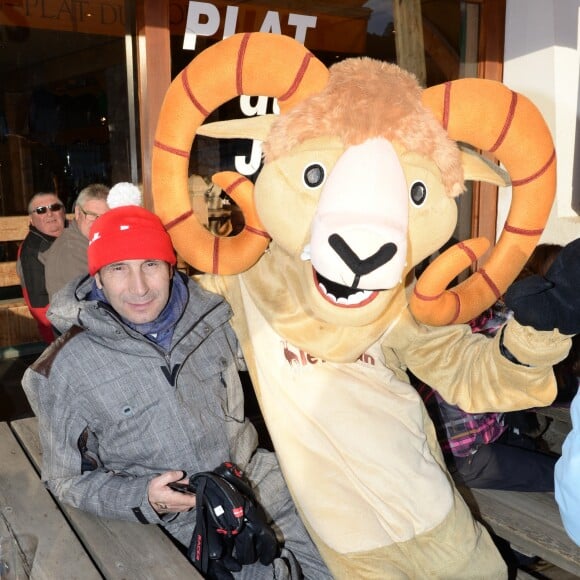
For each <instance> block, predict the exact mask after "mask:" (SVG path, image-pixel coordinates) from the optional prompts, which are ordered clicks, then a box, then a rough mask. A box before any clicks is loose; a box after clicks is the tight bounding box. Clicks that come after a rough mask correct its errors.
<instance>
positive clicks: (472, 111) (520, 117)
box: [410, 79, 556, 326]
mask: <svg viewBox="0 0 580 580" xmlns="http://www.w3.org/2000/svg"><path fill="white" fill-rule="evenodd" d="M423 103H424V104H425V105H426V106H427V107H429V108H430V109H431V110H432V111H433V113H434V114H435V116H436V117H437V118H438V119H439V121H440V122H441V124H442V125H443V127H444V128H445V129H446V130H447V132H448V134H449V136H450V137H451V138H452V139H454V140H456V141H463V142H466V143H469V144H471V145H473V146H475V147H476V148H479V149H482V150H484V151H488V152H490V153H493V154H495V155H496V157H497V158H498V159H499V160H500V161H501V162H502V163H503V164H504V166H505V168H506V169H507V171H508V173H509V175H510V177H511V182H512V203H511V207H510V210H509V213H508V216H507V219H506V223H505V225H504V228H503V231H502V233H501V236H500V238H499V240H498V243H497V244H496V246H495V247H494V248H493V250H492V252H491V254H490V256H489V259H488V260H487V261H486V263H485V267H484V268H479V269H478V270H477V272H475V273H474V274H472V275H471V276H470V277H469V278H468V279H467V280H465V281H464V282H462V283H461V284H459V285H457V286H455V287H454V288H452V289H449V290H446V287H447V285H448V284H449V283H450V282H451V280H453V278H455V276H457V274H459V273H460V272H461V271H462V270H463V269H464V268H465V264H466V263H472V262H474V261H475V260H476V259H477V258H479V256H481V255H482V254H483V252H484V251H485V249H486V243H485V240H481V239H478V240H471V241H469V242H464V243H463V244H459V245H458V246H455V248H454V249H453V251H454V252H455V253H456V254H457V253H459V254H461V253H464V254H465V256H464V257H463V259H450V258H449V257H447V258H446V259H444V260H441V261H439V259H438V260H436V261H435V262H433V264H432V265H431V266H430V267H429V268H427V270H426V271H425V272H424V273H423V275H422V276H421V277H420V279H419V280H418V281H417V284H416V286H415V290H414V293H413V295H412V297H411V300H410V307H411V311H412V312H413V314H414V315H415V317H416V318H417V319H418V320H420V321H422V322H425V323H427V324H431V325H436V326H441V325H445V324H451V323H459V322H467V321H468V320H471V319H472V318H473V317H475V316H477V315H478V314H479V313H481V312H482V311H483V310H485V308H487V307H489V306H491V305H492V304H493V303H494V302H495V301H496V300H497V299H498V298H499V297H500V296H501V295H502V294H503V293H504V292H505V291H506V289H507V288H508V286H509V285H510V284H511V283H512V282H513V281H514V279H515V278H516V276H517V275H518V273H519V272H520V271H521V269H522V267H523V266H524V264H525V263H526V261H527V260H528V258H529V257H530V254H531V253H532V252H533V250H534V248H535V247H536V244H537V243H538V240H539V238H540V236H541V234H542V232H543V230H544V226H545V224H546V221H547V220H548V216H549V214H550V209H551V207H552V203H553V201H554V195H555V192H556V154H555V150H554V144H553V142H552V136H551V134H550V130H549V129H548V127H547V125H546V123H545V121H544V119H543V117H542V115H541V113H540V112H539V111H538V109H537V108H536V107H535V106H534V105H533V104H532V103H531V102H530V101H529V100H528V99H527V98H526V97H524V96H523V95H521V94H518V93H515V92H513V91H511V90H510V89H508V88H507V87H506V86H505V85H503V84H502V83H499V82H496V81H490V80H484V79H461V80H457V81H452V82H449V83H445V84H443V85H437V86H435V87H431V88H429V89H426V90H425V91H424V92H423ZM444 256H445V254H444V255H442V256H441V258H444ZM465 257H467V258H468V259H467V260H466V259H465Z"/></svg>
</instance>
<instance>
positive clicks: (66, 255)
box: [40, 183, 109, 302]
mask: <svg viewBox="0 0 580 580" xmlns="http://www.w3.org/2000/svg"><path fill="white" fill-rule="evenodd" d="M108 193H109V188H108V187H107V186H106V185H103V184H102V183H92V184H90V185H87V186H86V187H85V188H84V189H82V190H81V192H80V193H79V195H78V197H77V200H76V202H75V219H74V220H73V221H72V222H71V223H69V225H68V227H67V228H66V229H65V230H64V232H62V235H61V236H59V238H58V239H57V240H56V241H55V242H54V244H52V246H50V248H49V249H48V250H47V251H46V252H44V254H42V255H41V256H40V261H41V262H43V263H44V272H45V276H46V290H47V292H48V299H49V301H50V302H52V297H53V296H54V294H55V293H56V292H57V291H58V290H60V289H61V288H63V287H64V286H65V285H66V284H67V283H68V282H70V281H71V280H72V279H73V278H76V277H78V276H80V275H82V274H88V272H89V266H88V264H87V249H88V247H89V230H90V229H91V226H92V225H93V223H94V222H95V220H97V219H98V218H99V217H100V216H102V215H103V214H104V213H105V212H106V211H107V210H108V209H109V206H108V205H107V195H108Z"/></svg>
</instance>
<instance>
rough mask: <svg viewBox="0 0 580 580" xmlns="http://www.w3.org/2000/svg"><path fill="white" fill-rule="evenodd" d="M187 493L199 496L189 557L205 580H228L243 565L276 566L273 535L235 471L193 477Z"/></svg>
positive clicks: (227, 469) (228, 465)
mask: <svg viewBox="0 0 580 580" xmlns="http://www.w3.org/2000/svg"><path fill="white" fill-rule="evenodd" d="M189 489H190V491H193V492H195V494H196V527H195V531H194V533H193V536H192V539H191V544H190V546H189V550H188V556H189V559H190V560H191V561H192V562H193V564H194V566H195V567H196V568H197V569H198V570H199V571H200V572H201V573H202V574H203V575H204V577H206V578H209V579H212V580H229V579H230V578H233V576H232V575H231V572H237V571H239V570H241V567H242V565H245V564H253V563H254V562H256V561H258V560H259V561H260V562H261V563H262V564H264V565H267V564H270V563H271V562H272V561H273V560H274V558H275V557H276V555H277V553H278V542H277V540H276V536H275V534H274V531H273V530H272V528H271V527H270V526H269V525H268V523H267V522H266V518H265V515H264V514H263V511H262V510H261V508H260V506H259V505H258V503H257V502H256V498H255V496H254V493H253V491H252V488H251V486H250V484H249V483H248V482H247V481H246V480H245V479H244V478H243V475H242V472H241V471H240V470H239V469H238V468H237V467H236V466H235V465H233V464H232V463H224V464H222V465H220V466H219V467H218V468H217V469H216V470H214V471H213V472H202V473H197V474H195V475H192V476H191V477H190V480H189Z"/></svg>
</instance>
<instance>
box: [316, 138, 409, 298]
mask: <svg viewBox="0 0 580 580" xmlns="http://www.w3.org/2000/svg"><path fill="white" fill-rule="evenodd" d="M408 222H409V206H408V193H407V183H406V180H405V175H404V173H403V169H402V167H401V163H400V161H399V158H398V157H397V154H396V152H395V149H394V148H393V146H392V145H391V143H390V142H389V141H387V140H386V139H383V138H373V139H368V140H367V141H364V142H363V143H361V144H360V145H353V146H351V147H349V148H348V149H346V151H345V152H344V153H343V154H342V155H341V157H340V158H339V160H338V161H337V163H336V165H335V166H334V168H333V169H332V171H331V173H330V175H329V176H328V179H327V181H326V183H325V185H324V186H323V189H322V193H321V197H320V201H319V204H318V209H317V211H316V214H315V216H314V219H313V222H312V231H311V240H310V256H311V260H312V266H313V267H314V268H315V270H316V271H317V272H319V273H320V274H322V275H323V276H324V277H325V278H328V279H329V280H332V281H333V282H337V283H339V284H342V285H344V286H349V287H356V288H359V289H364V290H376V289H388V288H393V287H394V286H396V285H397V284H398V283H399V282H400V280H401V276H402V273H403V269H404V267H405V261H406V256H407V229H408ZM329 247H330V251H329Z"/></svg>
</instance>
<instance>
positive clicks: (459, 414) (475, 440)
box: [413, 244, 561, 491]
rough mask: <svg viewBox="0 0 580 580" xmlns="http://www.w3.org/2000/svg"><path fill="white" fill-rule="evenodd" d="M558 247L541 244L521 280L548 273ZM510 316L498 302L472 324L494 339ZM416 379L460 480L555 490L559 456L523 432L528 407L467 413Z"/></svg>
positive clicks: (500, 486)
mask: <svg viewBox="0 0 580 580" xmlns="http://www.w3.org/2000/svg"><path fill="white" fill-rule="evenodd" d="M560 249H561V246H559V245H557V244H541V245H540V246H538V247H537V248H536V251H535V252H534V254H532V256H531V258H530V260H529V261H528V263H527V264H526V266H525V267H524V269H523V271H522V273H521V274H520V278H523V277H526V276H529V275H532V274H544V273H545V272H546V270H547V269H548V268H549V266H550V264H551V263H552V261H553V260H554V258H555V257H556V255H557V254H558V252H559V251H560ZM510 316H511V311H510V310H509V309H508V308H507V307H506V306H505V304H504V303H503V302H502V301H501V300H500V301H498V302H497V303H496V304H494V305H493V306H492V307H491V308H489V309H488V310H487V311H485V312H484V313H483V314H481V315H480V316H478V317H477V318H475V319H474V320H472V321H471V322H470V323H469V324H470V326H471V329H472V331H473V332H477V333H482V334H485V335H487V336H490V337H491V336H494V335H495V334H496V332H498V330H499V329H500V328H501V327H502V326H503V325H504V323H505V322H506V321H507V320H508V318H509V317H510ZM557 374H558V373H557ZM413 383H414V385H415V388H416V389H417V390H418V392H419V394H420V395H421V397H422V399H423V401H424V403H425V406H426V407H427V411H428V412H429V415H430V417H431V419H432V420H433V423H434V424H435V428H436V430H437V437H438V440H439V444H440V445H441V449H442V451H443V453H444V456H445V460H446V463H447V467H448V469H449V471H450V473H451V475H452V476H453V478H454V480H455V481H456V482H457V483H459V484H463V485H467V486H468V487H473V488H480V489H503V490H512V491H554V466H555V463H556V461H557V459H558V457H557V456H555V455H549V454H547V453H543V452H541V451H539V450H538V448H537V447H538V445H537V442H536V440H535V439H533V438H532V437H531V436H529V435H527V434H526V433H525V432H524V431H525V429H523V428H522V425H524V424H525V419H526V417H527V415H526V413H525V412H524V411H517V412H512V413H507V414H504V413H477V414H473V413H467V412H465V411H463V410H461V409H460V408H459V407H457V406H455V405H451V404H449V403H447V402H446V401H444V400H443V398H442V397H441V396H440V395H439V394H438V393H437V392H436V391H435V390H433V389H432V388H431V387H430V386H428V385H426V384H424V383H422V382H420V381H419V380H418V379H415V378H414V380H413Z"/></svg>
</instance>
